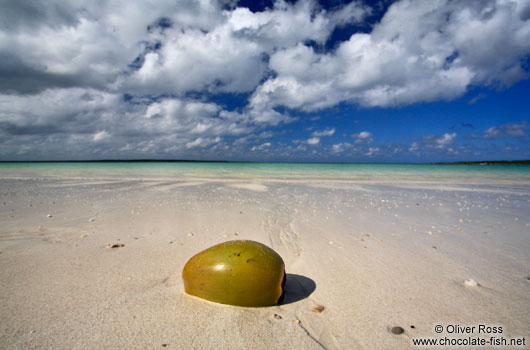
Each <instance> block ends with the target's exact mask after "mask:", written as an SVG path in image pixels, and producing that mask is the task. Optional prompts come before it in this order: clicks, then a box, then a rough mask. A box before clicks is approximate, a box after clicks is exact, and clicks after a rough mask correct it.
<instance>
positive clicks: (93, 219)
mask: <svg viewBox="0 0 530 350" xmlns="http://www.w3.org/2000/svg"><path fill="white" fill-rule="evenodd" d="M94 221H96V219H95V218H90V219H88V222H94Z"/></svg>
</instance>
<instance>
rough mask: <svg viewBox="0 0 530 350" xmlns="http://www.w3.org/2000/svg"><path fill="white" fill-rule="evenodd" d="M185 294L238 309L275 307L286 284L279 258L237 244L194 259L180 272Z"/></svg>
mask: <svg viewBox="0 0 530 350" xmlns="http://www.w3.org/2000/svg"><path fill="white" fill-rule="evenodd" d="M182 278H183V280H184V289H185V291H186V293H188V294H191V295H194V296H196V297H199V298H203V299H206V300H210V301H213V302H216V303H221V304H229V305H237V306H251V307H258V306H271V305H276V304H278V302H279V300H280V297H281V296H282V293H283V286H284V284H285V264H284V262H283V260H282V258H281V257H280V256H279V255H278V253H276V252H275V251H274V250H272V249H271V248H269V247H267V246H266V245H264V244H261V243H258V242H254V241H247V240H237V241H228V242H224V243H221V244H217V245H214V246H213V247H210V248H208V249H206V250H203V251H202V252H200V253H198V254H196V255H195V256H193V257H192V258H191V259H190V260H189V261H188V262H187V263H186V265H185V266H184V270H183V271H182Z"/></svg>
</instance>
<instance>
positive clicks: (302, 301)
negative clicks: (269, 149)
mask: <svg viewBox="0 0 530 350" xmlns="http://www.w3.org/2000/svg"><path fill="white" fill-rule="evenodd" d="M0 196H1V198H0V208H1V210H0V221H1V223H2V225H1V227H0V252H1V253H0V266H2V268H1V269H0V299H1V303H0V320H1V322H0V323H1V324H2V327H0V348H3V349H102V348H109V349H110V348H113V349H118V348H121V349H157V348H166V349H212V348H217V349H228V348H230V349H323V348H324V349H412V348H414V347H413V345H412V339H415V338H420V337H429V338H440V337H441V336H448V337H463V335H461V334H448V333H446V332H444V333H442V334H437V333H436V332H435V331H434V327H435V326H436V325H443V326H444V327H446V326H447V325H453V324H454V325H462V326H464V325H466V326H467V325H469V326H477V325H480V324H484V325H489V326H502V327H503V333H502V334H497V336H504V337H506V338H512V337H526V344H527V347H524V346H521V347H517V348H521V349H525V348H528V343H529V341H530V339H528V338H529V336H530V317H529V316H528V315H530V186H529V185H528V184H527V183H526V182H524V181H523V182H506V181H498V182H495V181H491V182H488V183H484V182H480V183H471V182H466V183H458V182H451V181H449V180H448V181H445V182H443V183H440V182H428V181H425V182H405V181H401V182H399V181H398V182H395V181H388V182H384V181H378V182H373V183H372V182H370V181H332V180H330V181H326V182H323V181H317V180H314V181H282V180H278V179H275V180H274V181H266V180H263V179H259V181H257V180H252V179H250V180H248V181H247V180H237V179H236V180H230V181H228V180H226V179H215V178H209V179H205V178H202V179H192V178H190V179H178V180H174V179H163V178H156V179H155V178H147V179H138V178H130V179H126V180H120V179H115V178H113V179H108V178H105V177H101V178H98V177H91V178H83V177H81V176H77V177H74V176H72V177H68V176H64V177H61V178H59V177H53V176H40V177H39V176H36V177H16V176H4V177H2V178H0ZM232 239H251V240H255V241H258V242H262V243H264V244H266V245H268V246H270V247H272V248H273V249H275V250H276V251H277V252H278V253H279V254H280V255H281V256H282V258H283V259H284V261H285V264H286V270H287V273H288V279H287V285H286V299H285V300H284V302H283V304H282V305H279V306H274V307H267V308H241V307H233V306H227V305H220V304H215V303H211V302H207V301H204V300H201V299H198V298H195V297H191V296H189V295H186V294H185V293H184V290H183V282H182V279H181V271H182V268H183V266H184V264H185V263H186V261H187V260H188V259H189V258H190V257H191V256H193V255H194V254H195V253H197V252H199V251H201V250H203V249H205V248H207V247H209V246H212V245H214V244H217V243H220V242H223V241H226V240H232ZM112 246H114V247H115V248H111V247H112ZM466 281H467V282H466ZM393 327H402V328H403V330H404V333H402V334H394V333H393V332H392V331H391V329H392V328H393ZM492 335H493V334H488V335H483V334H482V335H480V336H484V337H486V336H487V338H489V337H490V336H492ZM466 336H467V335H466ZM471 336H475V337H476V336H479V334H477V333H475V334H471ZM433 348H434V347H433ZM512 348H514V347H512Z"/></svg>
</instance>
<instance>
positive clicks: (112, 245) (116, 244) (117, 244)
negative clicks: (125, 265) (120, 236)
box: [107, 243, 125, 248]
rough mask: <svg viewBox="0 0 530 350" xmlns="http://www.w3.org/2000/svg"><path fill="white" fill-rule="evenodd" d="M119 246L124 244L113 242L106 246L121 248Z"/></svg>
mask: <svg viewBox="0 0 530 350" xmlns="http://www.w3.org/2000/svg"><path fill="white" fill-rule="evenodd" d="M121 247H125V244H122V243H114V244H109V245H108V246H107V248H121Z"/></svg>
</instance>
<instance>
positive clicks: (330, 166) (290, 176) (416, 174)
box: [0, 161, 530, 184]
mask: <svg viewBox="0 0 530 350" xmlns="http://www.w3.org/2000/svg"><path fill="white" fill-rule="evenodd" d="M2 177H4V178H5V177H75V178H82V177H87V178H93V177H105V178H108V177H112V178H115V177H117V178H124V177H125V178H159V177H162V178H166V179H167V178H171V179H175V180H177V179H186V178H204V179H211V178H226V179H247V180H248V179H256V180H268V179H271V180H274V179H279V180H359V181H362V180H367V181H369V180H375V181H385V180H386V181H392V180H393V179H395V180H412V181H414V180H429V181H436V180H439V181H444V180H449V181H451V180H453V181H488V180H505V181H518V182H520V181H522V182H526V181H528V184H530V166H528V165H478V164H476V165H453V164H449V165H447V164H443V165H431V164H336V163H239V162H163V161H162V162H157V161H149V162H143V161H131V162H123V161H119V162H1V163H0V179H1V178H2Z"/></svg>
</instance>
